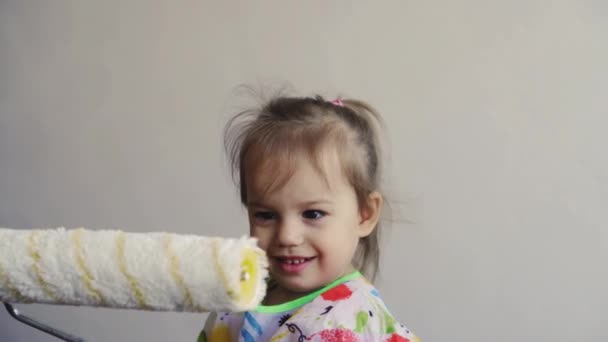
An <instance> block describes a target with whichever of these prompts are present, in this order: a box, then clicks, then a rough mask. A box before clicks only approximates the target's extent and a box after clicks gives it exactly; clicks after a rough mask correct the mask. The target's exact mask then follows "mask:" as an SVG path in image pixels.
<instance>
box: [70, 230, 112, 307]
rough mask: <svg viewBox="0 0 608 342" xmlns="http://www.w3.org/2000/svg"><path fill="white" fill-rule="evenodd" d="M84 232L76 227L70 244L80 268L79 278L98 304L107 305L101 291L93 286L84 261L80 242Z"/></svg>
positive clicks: (91, 275)
mask: <svg viewBox="0 0 608 342" xmlns="http://www.w3.org/2000/svg"><path fill="white" fill-rule="evenodd" d="M83 232H84V229H83V228H79V229H76V230H75V231H74V232H73V233H72V244H73V247H74V254H75V256H76V264H77V265H78V268H79V270H80V280H82V282H83V283H84V286H85V288H86V289H87V292H88V293H89V296H91V297H93V298H94V299H95V300H96V301H97V303H98V304H99V305H102V306H107V304H106V300H105V299H104V298H103V295H102V294H101V292H100V291H99V290H98V289H96V288H95V287H94V286H93V280H94V278H93V274H92V273H91V271H90V270H89V268H88V267H87V264H86V262H85V261H84V255H83V251H82V243H81V237H82V233H83Z"/></svg>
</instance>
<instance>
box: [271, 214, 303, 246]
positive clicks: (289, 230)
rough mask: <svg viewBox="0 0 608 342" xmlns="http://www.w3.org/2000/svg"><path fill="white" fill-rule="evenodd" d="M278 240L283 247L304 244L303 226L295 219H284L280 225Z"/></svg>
mask: <svg viewBox="0 0 608 342" xmlns="http://www.w3.org/2000/svg"><path fill="white" fill-rule="evenodd" d="M277 239H278V242H279V245H281V247H291V246H298V245H301V244H302V243H303V242H304V236H303V231H302V226H301V224H300V223H299V222H298V221H297V220H294V219H287V218H286V219H283V220H281V223H280V225H279V230H278V233H277Z"/></svg>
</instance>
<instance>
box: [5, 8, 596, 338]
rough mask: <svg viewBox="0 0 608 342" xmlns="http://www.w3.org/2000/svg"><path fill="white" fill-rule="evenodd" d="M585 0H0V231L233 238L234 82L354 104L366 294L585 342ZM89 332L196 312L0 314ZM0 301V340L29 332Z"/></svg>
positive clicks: (105, 333)
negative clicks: (375, 139)
mask: <svg viewBox="0 0 608 342" xmlns="http://www.w3.org/2000/svg"><path fill="white" fill-rule="evenodd" d="M606 18H608V5H606V2H605V1H542V2H541V1H534V0H525V1H523V0H518V1H484V0H466V1H393V2H388V1H387V2H371V1H370V2H361V1H357V2H355V1H334V2H328V1H289V2H288V1H264V2H262V1H260V2H253V1H223V2H222V1H202V0H198V1H195V0H190V1H164V2H160V1H117V0H113V1H97V2H90V1H63V0H61V1H59V0H56V1H16V0H15V1H2V2H1V4H0V226H3V227H12V228H34V227H58V226H65V227H68V228H73V227H76V226H85V227H88V228H96V229H101V228H120V229H125V230H129V231H137V232H144V231H156V230H169V231H172V232H177V233H197V234H202V235H220V236H233V237H234V236H240V235H241V234H245V233H246V231H247V225H246V218H245V212H244V210H243V209H242V208H241V207H240V205H239V203H238V196H237V192H236V189H235V187H234V186H233V184H232V183H231V180H230V177H229V173H228V170H227V167H226V164H225V163H224V157H223V155H222V145H221V131H222V127H223V125H224V124H225V122H226V120H227V118H228V117H229V116H230V115H231V114H232V113H233V111H234V109H235V108H236V106H234V105H233V104H234V103H235V102H234V98H235V92H234V90H235V88H236V87H237V86H238V85H239V84H243V83H245V84H257V83H258V82H267V81H270V82H275V81H277V82H283V81H287V82H289V83H291V84H292V85H293V86H294V87H295V89H296V90H297V91H298V93H299V94H303V95H310V94H315V93H321V94H324V95H327V96H329V97H333V96H337V95H343V96H351V97H355V98H361V99H364V100H367V101H369V102H370V103H372V104H373V105H374V106H376V107H377V108H378V110H379V111H380V112H381V113H382V114H383V115H384V117H385V119H386V121H387V123H388V134H389V136H390V140H391V152H392V153H391V160H390V169H389V171H390V172H389V178H388V182H387V189H388V190H389V195H390V197H391V198H392V199H393V200H394V201H393V207H394V212H395V216H397V218H396V220H395V222H394V223H393V224H392V228H391V229H390V230H387V233H386V234H385V237H386V239H385V247H384V249H383V253H384V258H383V263H382V267H383V273H382V277H381V278H380V281H379V282H378V286H379V288H380V290H381V292H382V294H383V296H384V298H385V299H386V301H387V302H388V304H389V305H390V307H391V309H392V311H393V313H394V314H395V315H396V316H397V317H398V319H399V320H400V321H402V322H404V323H405V324H406V325H408V326H409V327H410V328H411V329H413V330H414V331H415V332H417V334H418V335H419V336H420V337H421V338H422V339H423V341H425V342H435V341H439V342H443V341H446V342H447V341H450V342H452V341H474V342H488V341H492V342H502V341H504V342H506V341H552V342H558V341H560V342H561V341H564V342H565V341H588V342H591V341H593V342H604V341H606V340H608V294H607V289H608V270H607V268H606V260H607V258H608V218H607V216H606V213H607V209H608V153H607V152H606V148H607V146H608V137H607V135H606V129H607V128H608V118H607V116H606V115H607V114H608V105H607V103H606V101H607V99H608V95H607V94H608V68H607V65H608V64H607V62H606V61H608V20H606ZM20 308H21V309H22V311H23V312H24V313H25V314H28V315H31V316H33V317H36V318H38V319H40V320H42V321H44V322H46V323H48V324H50V325H52V326H55V327H58V328H62V329H65V330H67V331H70V332H72V333H75V334H77V335H80V336H82V337H85V338H87V339H88V340H90V341H169V340H172V341H194V340H195V339H196V336H197V334H198V331H199V330H200V328H201V327H202V324H203V321H204V318H205V315H201V314H178V313H145V312H137V311H119V310H108V309H91V308H73V307H52V306H42V305H27V306H20ZM51 340H53V339H52V338H51V337H49V336H46V335H44V334H41V333H39V332H37V331H35V330H33V329H31V328H29V327H26V326H25V325H22V324H21V323H18V322H16V321H14V320H13V319H11V318H10V317H9V316H8V315H7V314H6V313H5V312H0V341H3V342H4V341H31V342H37V341H51Z"/></svg>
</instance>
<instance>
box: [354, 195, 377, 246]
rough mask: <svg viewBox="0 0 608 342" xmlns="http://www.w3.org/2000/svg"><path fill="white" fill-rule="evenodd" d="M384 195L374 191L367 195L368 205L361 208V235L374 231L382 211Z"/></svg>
mask: <svg viewBox="0 0 608 342" xmlns="http://www.w3.org/2000/svg"><path fill="white" fill-rule="evenodd" d="M382 201H383V198H382V195H381V194H380V193H379V192H377V191H374V192H372V193H371V194H369V196H368V197H367V205H364V206H362V207H361V209H360V210H359V227H358V228H359V229H358V230H359V237H360V238H362V237H366V236H368V235H369V234H371V233H372V232H373V231H374V228H376V225H377V224H378V221H379V220H380V213H381V211H382Z"/></svg>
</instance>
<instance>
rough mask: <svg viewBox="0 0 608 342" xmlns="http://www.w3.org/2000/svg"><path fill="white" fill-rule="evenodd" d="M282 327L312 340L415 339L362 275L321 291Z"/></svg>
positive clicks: (394, 340)
mask: <svg viewBox="0 0 608 342" xmlns="http://www.w3.org/2000/svg"><path fill="white" fill-rule="evenodd" d="M285 327H286V328H287V329H288V330H289V331H291V332H293V333H295V334H299V335H300V336H305V337H306V338H307V339H310V340H312V341H326V340H331V338H330V337H335V338H339V339H338V340H340V341H360V340H364V341H368V340H374V341H393V342H396V341H412V342H413V341H416V338H415V336H414V334H413V333H412V332H410V331H409V329H407V328H406V327H405V326H404V325H402V324H400V323H399V322H398V321H397V320H396V319H395V318H394V317H393V316H392V314H391V313H390V312H389V311H388V309H387V307H386V305H385V304H384V301H383V300H382V299H381V297H380V294H379V293H378V291H377V290H376V288H375V287H374V286H373V285H372V284H371V283H369V282H368V281H367V280H366V279H365V278H364V277H357V278H355V279H352V280H350V281H347V282H345V283H342V284H340V285H337V286H335V287H333V288H331V289H329V290H327V291H325V292H323V293H322V294H320V295H319V296H318V297H317V298H315V299H314V300H313V301H312V302H310V303H308V304H306V305H304V306H302V307H301V308H300V309H299V310H298V311H296V312H295V313H294V314H293V316H292V317H290V319H289V320H287V322H286V323H285ZM300 336H297V337H300Z"/></svg>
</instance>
